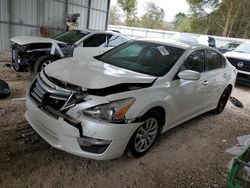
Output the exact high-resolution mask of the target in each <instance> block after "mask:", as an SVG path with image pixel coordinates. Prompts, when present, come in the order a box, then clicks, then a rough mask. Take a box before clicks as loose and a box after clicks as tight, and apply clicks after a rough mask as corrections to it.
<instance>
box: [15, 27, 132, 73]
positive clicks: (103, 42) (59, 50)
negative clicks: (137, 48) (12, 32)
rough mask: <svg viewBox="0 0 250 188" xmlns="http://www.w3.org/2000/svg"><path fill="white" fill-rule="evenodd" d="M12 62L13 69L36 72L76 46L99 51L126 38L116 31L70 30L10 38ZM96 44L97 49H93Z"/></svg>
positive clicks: (67, 55)
mask: <svg viewBox="0 0 250 188" xmlns="http://www.w3.org/2000/svg"><path fill="white" fill-rule="evenodd" d="M10 40H11V41H12V42H13V45H12V46H11V48H12V64H13V67H14V68H15V70H16V71H18V72H22V71H28V70H29V69H31V70H34V72H35V73H37V72H40V71H41V69H43V68H44V67H45V66H46V65H48V64H49V63H51V62H53V61H55V60H58V59H61V58H64V57H71V56H72V55H73V51H74V49H75V48H76V47H91V48H92V50H91V51H92V54H95V55H97V54H99V52H100V51H102V52H104V51H107V50H109V49H110V48H112V47H115V46H118V45H120V44H122V43H124V42H127V41H128V40H129V39H128V38H127V37H125V36H123V35H121V34H120V33H118V32H113V31H94V30H85V31H82V30H70V31H67V32H63V33H61V34H59V35H57V36H55V37H53V38H52V39H50V38H42V37H14V38H12V39H10ZM94 47H98V48H94Z"/></svg>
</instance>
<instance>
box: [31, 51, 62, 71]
mask: <svg viewBox="0 0 250 188" xmlns="http://www.w3.org/2000/svg"><path fill="white" fill-rule="evenodd" d="M57 59H58V58H57V57H55V56H52V55H44V56H41V57H39V58H38V59H37V60H36V62H35V65H34V73H35V75H36V74H37V73H39V72H40V71H41V70H43V69H44V68H45V67H46V66H47V65H49V64H50V63H52V62H53V61H55V60H57Z"/></svg>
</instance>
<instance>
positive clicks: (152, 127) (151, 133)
mask: <svg viewBox="0 0 250 188" xmlns="http://www.w3.org/2000/svg"><path fill="white" fill-rule="evenodd" d="M158 128H159V125H158V121H157V120H156V119H155V118H152V117H151V118H149V119H147V120H146V121H145V123H143V125H141V127H140V128H139V129H138V130H137V133H136V135H135V139H134V148H135V150H136V151H137V152H139V153H142V152H144V151H146V150H147V149H149V148H150V147H151V145H152V144H153V143H154V141H155V139H156V137H157V134H158Z"/></svg>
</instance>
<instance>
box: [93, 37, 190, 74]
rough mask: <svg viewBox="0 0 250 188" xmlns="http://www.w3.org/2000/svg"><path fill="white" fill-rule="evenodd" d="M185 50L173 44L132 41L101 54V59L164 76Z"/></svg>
mask: <svg viewBox="0 0 250 188" xmlns="http://www.w3.org/2000/svg"><path fill="white" fill-rule="evenodd" d="M184 51H185V50H184V49H181V48H176V47H173V46H168V45H162V44H156V43H150V42H142V41H132V42H128V43H125V44H122V45H121V46H119V47H117V48H114V49H112V50H110V51H108V52H106V53H104V54H102V55H100V56H97V57H95V58H96V59H98V60H99V61H102V62H105V63H108V64H111V65H114V66H117V67H121V68H124V69H128V70H131V71H135V72H139V73H143V74H148V75H152V76H164V75H165V74H166V73H168V72H169V71H170V69H171V68H172V67H173V65H174V64H175V63H176V62H177V60H178V59H179V58H180V56H181V55H182V54H183V52H184Z"/></svg>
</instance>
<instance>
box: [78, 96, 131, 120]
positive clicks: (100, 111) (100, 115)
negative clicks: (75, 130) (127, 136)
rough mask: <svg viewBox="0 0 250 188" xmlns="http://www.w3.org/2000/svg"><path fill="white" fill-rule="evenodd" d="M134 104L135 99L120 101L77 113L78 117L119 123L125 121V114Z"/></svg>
mask: <svg viewBox="0 0 250 188" xmlns="http://www.w3.org/2000/svg"><path fill="white" fill-rule="evenodd" d="M134 102H135V98H127V99H121V100H117V101H113V102H111V103H108V104H102V105H99V106H94V107H91V108H88V109H86V110H81V111H79V112H78V113H79V115H80V116H87V117H91V118H96V119H100V120H104V121H108V122H121V121H123V120H125V114H126V113H127V111H128V110H129V108H130V107H131V105H132V104H133V103H134Z"/></svg>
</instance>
